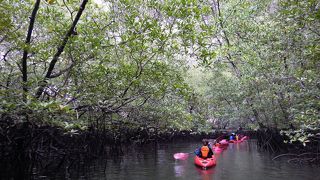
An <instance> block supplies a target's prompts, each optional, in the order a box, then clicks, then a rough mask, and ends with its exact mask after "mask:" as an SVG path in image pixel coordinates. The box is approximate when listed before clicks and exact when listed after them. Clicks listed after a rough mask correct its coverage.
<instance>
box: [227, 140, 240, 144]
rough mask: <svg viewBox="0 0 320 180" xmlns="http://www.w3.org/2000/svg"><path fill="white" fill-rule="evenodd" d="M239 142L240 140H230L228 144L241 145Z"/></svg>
mask: <svg viewBox="0 0 320 180" xmlns="http://www.w3.org/2000/svg"><path fill="white" fill-rule="evenodd" d="M241 142H242V140H238V141H237V140H230V141H229V143H241Z"/></svg>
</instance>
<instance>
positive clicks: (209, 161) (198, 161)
mask: <svg viewBox="0 0 320 180" xmlns="http://www.w3.org/2000/svg"><path fill="white" fill-rule="evenodd" d="M194 164H195V165H196V166H199V167H202V168H203V169H207V168H210V167H213V166H215V165H216V164H217V160H216V157H214V156H212V158H206V159H203V158H201V157H198V156H196V157H194Z"/></svg>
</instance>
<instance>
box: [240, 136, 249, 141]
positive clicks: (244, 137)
mask: <svg viewBox="0 0 320 180" xmlns="http://www.w3.org/2000/svg"><path fill="white" fill-rule="evenodd" d="M248 139H249V137H248V136H243V137H242V138H241V141H244V140H248Z"/></svg>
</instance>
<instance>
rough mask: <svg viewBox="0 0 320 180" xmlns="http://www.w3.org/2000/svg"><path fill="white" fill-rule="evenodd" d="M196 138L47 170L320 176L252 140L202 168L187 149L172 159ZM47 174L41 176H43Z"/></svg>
mask: <svg viewBox="0 0 320 180" xmlns="http://www.w3.org/2000/svg"><path fill="white" fill-rule="evenodd" d="M197 146H200V143H197V142H188V143H163V144H158V145H148V146H145V147H144V148H137V147H136V148H128V149H127V150H126V151H125V152H124V153H125V155H123V156H121V157H119V158H100V159H98V160H96V161H94V162H92V163H91V164H90V165H89V166H87V167H86V168H84V169H82V170H80V171H76V170H72V171H70V172H68V173H67V177H66V174H65V173H64V175H63V176H64V177H61V176H59V174H54V173H52V174H51V173H49V174H50V175H48V176H51V179H61V178H63V179H65V178H67V179H94V180H100V179H112V180H114V179H128V180H155V179H158V180H170V179H190V180H194V179H200V180H212V179H214V180H275V179H290V180H320V167H319V166H310V165H300V164H289V163H287V160H288V159H280V160H277V161H272V157H273V156H271V155H270V154H268V153H266V152H259V151H258V150H257V147H256V143H255V142H253V141H249V142H243V143H240V144H230V145H229V147H228V149H227V150H225V151H223V152H222V153H221V154H219V155H217V166H216V167H214V168H211V169H208V170H202V169H199V168H197V167H195V166H194V164H193V157H194V155H193V154H192V153H191V154H190V156H189V158H188V159H187V160H174V158H173V157H172V155H173V154H174V153H176V152H193V150H194V149H195V148H196V147H197ZM48 176H43V177H44V178H45V177H47V178H48Z"/></svg>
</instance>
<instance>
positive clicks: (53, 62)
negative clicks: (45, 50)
mask: <svg viewBox="0 0 320 180" xmlns="http://www.w3.org/2000/svg"><path fill="white" fill-rule="evenodd" d="M87 2H88V0H83V1H82V3H81V5H80V8H79V11H78V13H77V16H76V17H75V19H74V21H73V22H72V25H71V27H70V29H69V30H68V32H67V33H66V34H65V36H64V38H63V40H62V43H61V44H60V46H59V47H58V49H57V52H56V54H55V55H54V56H53V58H52V60H51V62H50V64H49V68H48V71H47V74H46V76H45V78H44V80H43V82H42V83H41V84H40V87H39V89H38V91H37V92H36V98H39V97H40V96H41V94H42V92H43V90H44V87H45V86H46V85H47V81H46V79H49V78H50V77H51V74H52V72H53V69H54V66H55V65H56V63H57V61H58V59H59V57H60V55H61V54H62V52H63V50H64V48H65V46H66V44H67V42H68V40H69V38H70V36H71V35H72V34H73V32H74V29H75V27H76V25H77V23H78V21H79V19H80V17H81V15H82V13H83V11H84V9H85V6H86V4H87Z"/></svg>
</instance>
